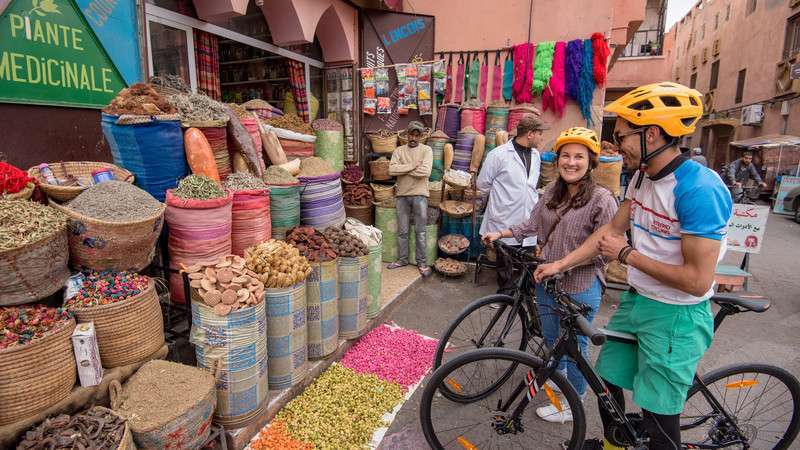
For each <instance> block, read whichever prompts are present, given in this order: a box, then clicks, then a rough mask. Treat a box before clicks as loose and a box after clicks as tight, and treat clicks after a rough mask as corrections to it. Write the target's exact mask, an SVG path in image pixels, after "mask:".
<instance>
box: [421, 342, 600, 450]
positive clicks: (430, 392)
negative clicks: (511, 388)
mask: <svg viewBox="0 0 800 450" xmlns="http://www.w3.org/2000/svg"><path fill="white" fill-rule="evenodd" d="M497 360H503V361H511V362H512V365H514V366H515V367H518V366H524V367H528V368H529V369H530V370H532V371H533V372H534V373H536V371H537V370H539V369H541V368H543V367H544V366H545V363H544V362H543V361H542V359H540V358H538V357H536V356H534V355H531V354H529V353H526V352H522V351H519V350H511V349H507V348H499V347H489V348H482V349H478V350H472V351H469V352H467V353H463V354H461V355H459V356H457V357H456V358H454V359H452V360H450V361H448V362H446V363H445V364H444V365H443V366H441V367H440V368H438V369H437V370H436V371H435V372H434V373H433V374H432V375H431V378H430V379H429V380H428V383H427V385H426V386H425V389H424V391H423V393H422V399H421V401H420V425H421V427H422V432H423V434H424V435H425V439H426V441H427V442H428V445H429V446H430V447H431V448H432V449H434V450H439V449H443V448H444V447H443V446H442V444H441V441H440V440H439V438H438V437H437V433H436V430H435V429H434V424H433V419H432V414H431V408H432V404H433V402H434V400H435V399H437V392H441V389H442V387H443V386H446V385H447V383H446V382H445V380H447V379H449V377H450V376H451V374H452V373H453V372H455V371H457V370H459V369H460V368H462V367H463V366H466V365H467V364H471V363H474V362H476V361H497ZM548 381H549V382H552V383H553V384H555V385H556V386H557V387H558V389H560V391H561V395H562V396H563V397H562V398H563V399H564V400H565V401H566V402H567V404H568V406H569V408H570V409H571V411H572V426H573V429H572V433H571V436H570V438H569V439H568V440H564V441H560V442H558V446H557V447H554V448H564V447H563V446H566V448H567V449H568V450H577V449H580V448H582V446H583V440H584V437H585V435H586V414H585V411H584V409H583V402H581V400H580V398H579V397H578V394H577V393H576V392H575V389H574V388H573V387H572V385H571V384H570V383H569V381H567V379H566V377H564V376H563V375H561V374H560V373H559V372H558V371H555V372H553V375H552V376H551V377H550V378H549V380H548ZM540 392H541V391H540ZM521 395H525V394H521ZM542 395H544V394H542ZM535 398H538V394H537V397H535ZM437 400H438V399H437ZM526 408H534V405H533V404H529V405H528V406H527V407H526ZM522 416H523V417H533V420H534V421H536V422H535V423H536V424H539V425H541V426H542V427H543V428H545V429H553V428H552V427H553V424H550V423H547V422H544V421H542V420H540V419H539V418H538V417H535V416H536V413H535V412H534V411H525V412H524V413H523V415H522ZM448 417H450V416H449V415H448ZM567 423H569V422H567ZM457 428H462V429H463V428H465V427H463V426H462V427H457ZM472 429H475V428H470V430H472ZM524 432H525V431H523V432H521V433H524ZM489 433H496V432H495V431H494V430H489ZM498 435H499V433H498ZM463 446H464V445H463V444H462V447H463ZM468 447H469V446H467V448H468ZM459 448H461V447H459ZM500 448H503V447H500ZM525 448H528V447H525ZM536 448H544V447H541V446H537V447H536Z"/></svg>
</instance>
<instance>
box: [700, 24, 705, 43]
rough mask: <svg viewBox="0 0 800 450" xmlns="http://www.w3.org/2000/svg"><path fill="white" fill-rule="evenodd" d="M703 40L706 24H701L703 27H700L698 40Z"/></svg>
mask: <svg viewBox="0 0 800 450" xmlns="http://www.w3.org/2000/svg"><path fill="white" fill-rule="evenodd" d="M705 38H706V24H705V23H703V25H701V26H700V40H701V41H702V40H703V39H705Z"/></svg>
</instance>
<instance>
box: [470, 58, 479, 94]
mask: <svg viewBox="0 0 800 450" xmlns="http://www.w3.org/2000/svg"><path fill="white" fill-rule="evenodd" d="M480 80H481V62H480V61H479V60H478V55H475V56H473V59H472V64H471V65H470V67H469V98H475V97H477V96H478V83H479V82H480Z"/></svg>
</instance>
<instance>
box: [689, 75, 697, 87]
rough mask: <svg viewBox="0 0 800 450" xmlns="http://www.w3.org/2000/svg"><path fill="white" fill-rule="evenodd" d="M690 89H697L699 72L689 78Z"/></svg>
mask: <svg viewBox="0 0 800 450" xmlns="http://www.w3.org/2000/svg"><path fill="white" fill-rule="evenodd" d="M689 87H690V88H692V89H694V88H696V87H697V72H695V73H693V74H692V77H691V78H689Z"/></svg>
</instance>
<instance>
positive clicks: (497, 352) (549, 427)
mask: <svg viewBox="0 0 800 450" xmlns="http://www.w3.org/2000/svg"><path fill="white" fill-rule="evenodd" d="M543 365H544V363H543V362H542V360H541V359H539V358H537V357H535V356H533V355H530V354H527V353H525V352H521V351H519V350H510V349H503V348H484V349H480V350H473V351H471V352H467V353H464V354H462V355H460V356H458V357H456V358H454V359H452V360H450V361H448V362H447V363H445V364H444V365H443V366H442V367H440V368H439V369H437V370H436V371H435V372H434V373H433V375H432V376H431V378H430V380H429V381H428V384H427V386H425V390H424V391H423V394H422V400H421V404H420V423H421V426H422V431H423V433H424V435H425V439H426V440H427V441H428V445H430V446H431V448H433V449H436V450H438V449H450V448H455V449H459V450H464V449H485V448H498V449H506V448H508V449H511V448H535V449H546V448H553V449H556V448H558V449H560V448H563V446H566V448H568V449H579V448H581V446H582V445H583V438H584V435H585V433H586V417H585V414H584V411H583V404H582V403H581V401H580V399H579V398H578V394H577V393H575V389H573V387H572V385H570V384H569V382H568V381H567V380H566V378H564V377H563V376H562V375H561V374H559V373H558V372H554V373H553V376H552V377H551V378H550V380H549V382H550V383H553V384H555V386H556V387H558V389H560V390H561V394H556V393H555V392H554V391H553V390H552V389H551V388H550V387H549V386H548V387H546V388H542V389H540V390H538V391H537V392H535V394H534V395H532V396H531V398H530V402H529V403H528V405H527V406H526V407H525V409H524V410H523V412H522V414H521V415H520V417H519V418H518V419H514V418H513V414H512V413H513V411H514V410H515V408H516V407H517V406H518V405H519V404H520V402H521V401H523V400H525V399H527V398H528V394H529V390H528V388H527V387H528V385H527V382H526V381H527V380H528V374H535V373H536V372H537V371H539V370H540V369H541V368H542V367H543ZM510 367H513V371H512V376H511V377H509V379H508V380H507V381H506V382H505V383H503V384H502V386H500V387H499V388H498V389H495V390H494V391H493V392H492V393H491V395H489V396H487V397H486V398H484V399H481V400H479V401H476V402H472V403H459V402H453V401H451V400H449V399H448V398H447V397H445V396H443V395H441V392H442V388H443V386H448V387H449V388H452V389H454V390H460V389H462V388H469V387H473V388H476V386H478V387H477V388H476V389H481V388H480V387H479V386H480V385H492V384H495V383H496V382H497V380H498V379H499V378H501V377H505V374H506V372H507V371H508V370H509V368H510ZM551 404H552V405H556V407H557V408H560V409H561V410H564V409H566V408H569V409H571V412H572V417H573V421H572V422H566V423H563V424H559V423H550V422H545V421H544V420H542V419H540V418H539V417H538V416H537V414H536V408H538V407H541V406H547V405H551Z"/></svg>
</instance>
